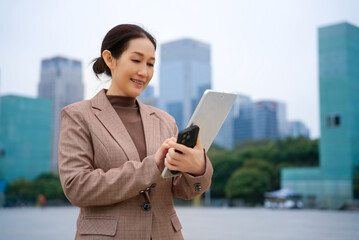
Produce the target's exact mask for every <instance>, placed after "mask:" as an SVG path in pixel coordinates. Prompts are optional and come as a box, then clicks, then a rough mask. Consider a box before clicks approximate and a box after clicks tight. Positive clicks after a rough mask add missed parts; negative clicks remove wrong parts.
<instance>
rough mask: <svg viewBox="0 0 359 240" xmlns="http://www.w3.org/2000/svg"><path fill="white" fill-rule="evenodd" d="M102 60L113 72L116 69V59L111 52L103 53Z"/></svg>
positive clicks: (105, 51)
mask: <svg viewBox="0 0 359 240" xmlns="http://www.w3.org/2000/svg"><path fill="white" fill-rule="evenodd" d="M102 58H103V60H104V61H105V63H106V65H107V67H108V68H109V69H110V70H111V71H112V70H113V69H114V68H115V64H116V63H115V58H114V57H113V56H112V54H111V52H110V51H109V50H104V51H103V52H102Z"/></svg>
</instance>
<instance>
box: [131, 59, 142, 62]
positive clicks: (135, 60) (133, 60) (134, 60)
mask: <svg viewBox="0 0 359 240" xmlns="http://www.w3.org/2000/svg"><path fill="white" fill-rule="evenodd" d="M132 62H135V63H139V62H141V61H140V60H137V59H132Z"/></svg>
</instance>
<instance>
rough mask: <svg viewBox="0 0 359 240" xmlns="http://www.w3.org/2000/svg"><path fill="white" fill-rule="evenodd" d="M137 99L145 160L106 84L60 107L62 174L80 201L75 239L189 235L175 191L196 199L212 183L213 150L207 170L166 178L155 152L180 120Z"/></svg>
mask: <svg viewBox="0 0 359 240" xmlns="http://www.w3.org/2000/svg"><path fill="white" fill-rule="evenodd" d="M138 103H139V109H140V114H141V117H142V122H143V126H144V133H145V140H146V149H147V157H146V158H145V159H143V161H142V162H141V161H140V158H139V155H138V152H137V150H136V147H135V145H134V143H133V142H132V139H131V137H130V135H129V134H128V132H127V130H126V128H125V126H124V125H123V123H122V122H121V119H120V118H119V117H118V115H117V113H116V111H115V110H114V108H113V107H112V105H111V103H110V102H109V101H108V99H107V97H106V94H105V90H101V91H100V92H99V93H98V94H97V95H96V96H95V97H93V98H92V99H91V100H85V101H81V102H77V103H74V104H71V105H69V106H67V107H65V108H64V109H63V110H62V112H61V130H60V139H59V174H60V179H61V184H62V188H63V190H64V193H65V195H66V196H67V198H68V199H69V201H70V202H71V203H72V204H73V205H75V206H78V207H80V214H79V217H78V220H77V232H76V239H79V240H80V239H101V240H102V239H124V240H136V239H144V240H149V239H151V238H152V239H153V240H159V239H163V240H169V239H183V237H182V233H181V229H182V226H181V223H180V221H179V220H178V218H177V215H176V211H175V209H174V205H173V196H176V197H179V198H183V199H192V198H194V197H196V196H198V195H200V194H202V193H203V192H204V191H206V190H207V189H208V188H209V186H210V184H211V177H212V173H213V168H212V165H211V162H210V161H209V159H208V158H207V157H206V171H205V174H204V175H202V176H199V177H193V176H191V175H190V174H186V173H184V174H182V175H181V176H178V177H175V178H169V179H163V178H162V177H161V172H160V171H159V169H158V168H157V165H156V163H155V159H154V154H155V152H156V151H157V149H158V148H159V147H160V145H161V144H162V142H163V141H164V140H165V139H167V138H170V137H174V136H177V126H176V124H175V121H174V118H173V117H171V116H170V115H169V114H168V113H166V112H164V111H162V110H160V109H157V108H154V107H151V106H148V105H145V104H143V103H141V102H140V101H138ZM141 191H142V192H141ZM145 196H147V199H146V197H145ZM146 202H148V203H149V204H147V205H144V203H146ZM149 205H150V208H149Z"/></svg>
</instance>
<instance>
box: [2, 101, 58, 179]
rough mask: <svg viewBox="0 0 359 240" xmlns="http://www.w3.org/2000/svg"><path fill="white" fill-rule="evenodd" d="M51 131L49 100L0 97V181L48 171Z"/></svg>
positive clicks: (50, 105) (35, 175)
mask: <svg viewBox="0 0 359 240" xmlns="http://www.w3.org/2000/svg"><path fill="white" fill-rule="evenodd" d="M51 131H52V102H51V100H48V99H35V98H28V97H20V96H14V95H6V96H2V97H0V181H2V182H4V181H5V182H10V181H13V180H16V179H19V178H25V179H34V178H35V177H37V176H38V175H39V174H41V173H48V172H50V163H51V162H50V160H51V133H52V132H51Z"/></svg>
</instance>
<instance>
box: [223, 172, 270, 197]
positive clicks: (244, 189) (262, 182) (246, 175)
mask: <svg viewBox="0 0 359 240" xmlns="http://www.w3.org/2000/svg"><path fill="white" fill-rule="evenodd" d="M269 182H270V178H269V176H268V174H267V173H265V172H263V171H261V170H259V169H256V168H240V169H237V170H236V171H235V172H234V173H233V174H232V175H231V177H230V179H229V181H228V182H227V184H226V187H225V189H226V193H227V195H228V196H230V197H234V198H236V197H240V198H243V199H244V200H245V201H246V202H247V203H259V202H261V201H262V196H263V192H266V191H268V189H269Z"/></svg>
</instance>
